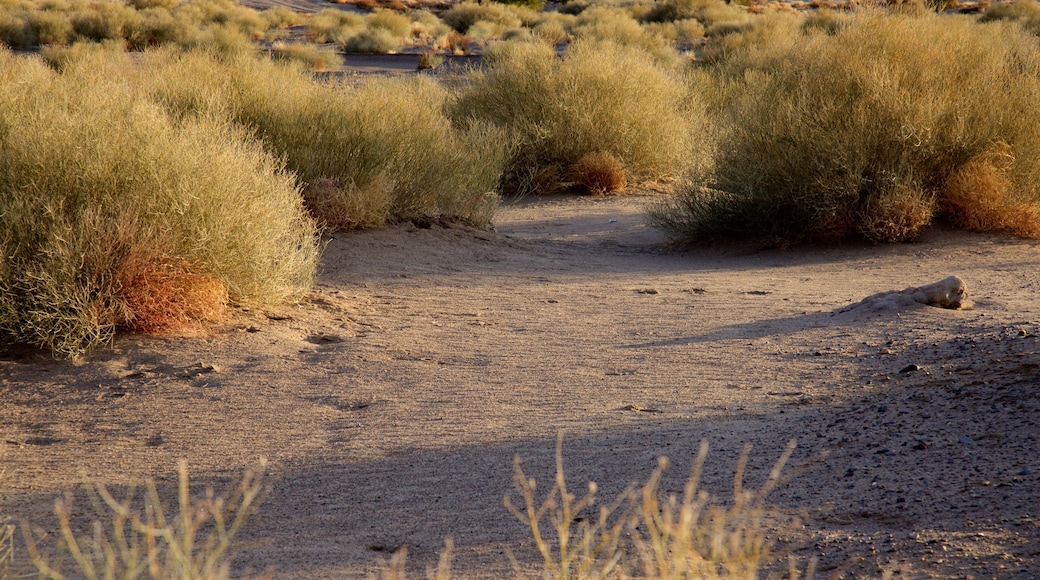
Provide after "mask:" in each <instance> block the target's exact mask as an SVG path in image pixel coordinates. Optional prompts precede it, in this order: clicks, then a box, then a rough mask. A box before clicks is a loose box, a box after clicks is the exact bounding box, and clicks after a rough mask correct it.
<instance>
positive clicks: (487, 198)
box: [152, 53, 505, 229]
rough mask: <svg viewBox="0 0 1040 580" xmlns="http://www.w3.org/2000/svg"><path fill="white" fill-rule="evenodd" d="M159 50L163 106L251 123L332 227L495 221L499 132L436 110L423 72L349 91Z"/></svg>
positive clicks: (248, 62) (440, 95) (275, 69)
mask: <svg viewBox="0 0 1040 580" xmlns="http://www.w3.org/2000/svg"><path fill="white" fill-rule="evenodd" d="M157 56H159V57H162V58H165V61H163V62H161V63H160V70H161V73H160V74H155V75H153V77H152V78H153V79H154V81H155V85H154V86H153V88H152V90H153V91H154V92H155V93H156V95H157V97H158V98H159V99H160V101H161V102H162V103H163V104H164V106H166V107H167V108H168V110H170V111H172V112H174V113H175V114H177V115H194V114H199V113H204V112H222V113H225V114H227V115H230V116H231V118H232V119H234V120H235V121H236V122H237V123H239V124H241V125H243V126H245V127H247V128H249V129H250V130H252V131H255V132H256V133H257V135H259V136H260V138H261V139H263V141H264V143H265V144H266V145H267V147H268V148H270V149H271V150H272V151H274V152H275V153H276V154H278V155H279V156H282V157H284V158H285V159H286V162H287V164H288V166H289V168H290V169H292V170H293V171H295V172H296V173H297V174H298V175H299V176H300V177H301V179H302V180H303V181H304V184H305V190H304V194H305V196H306V197H307V199H308V203H309V207H310V208H311V210H312V211H313V212H314V213H315V214H318V216H319V217H320V218H321V219H322V221H324V222H325V224H326V225H327V226H329V227H331V228H336V229H347V228H356V227H372V226H378V225H382V224H384V223H386V222H387V221H401V220H408V219H416V218H423V219H426V218H431V217H432V218H442V217H443V218H447V219H452V220H461V221H465V222H469V223H472V224H474V225H480V226H485V225H487V224H488V222H489V220H490V218H491V214H492V212H493V211H494V208H495V206H496V203H497V199H496V198H495V197H494V195H493V194H492V192H493V189H494V186H495V183H496V182H497V180H498V178H499V176H500V175H501V172H502V163H503V160H504V155H505V152H504V139H503V138H502V136H501V135H500V134H499V133H498V132H497V131H494V130H491V129H489V128H488V127H487V126H486V125H483V126H482V125H480V124H469V125H467V126H465V127H462V128H454V127H453V126H452V125H451V123H450V122H449V121H448V119H447V118H446V117H445V116H444V114H443V112H442V110H443V107H444V105H445V102H446V99H447V98H448V94H447V92H446V90H445V89H444V88H443V87H441V86H440V85H439V84H437V83H436V82H435V81H433V80H431V79H426V78H418V79H386V80H378V79H377V80H372V81H370V82H367V83H364V84H363V85H361V86H360V87H357V88H354V87H348V86H333V85H326V84H322V83H319V82H316V81H314V80H313V79H312V78H311V77H310V75H309V74H307V73H306V72H304V71H302V70H300V69H298V68H295V67H287V66H283V65H279V64H277V63H271V62H268V61H264V60H254V59H239V60H235V61H230V62H221V61H218V60H217V59H214V58H213V57H210V56H207V55H204V54H180V55H178V54H174V53H166V54H165V55H157Z"/></svg>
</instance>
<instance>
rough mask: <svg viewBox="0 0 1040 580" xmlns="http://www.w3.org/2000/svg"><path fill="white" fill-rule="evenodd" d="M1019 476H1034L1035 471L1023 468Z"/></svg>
mask: <svg viewBox="0 0 1040 580" xmlns="http://www.w3.org/2000/svg"><path fill="white" fill-rule="evenodd" d="M1018 475H1033V469H1032V468H1030V467H1023V468H1022V471H1019V472H1018Z"/></svg>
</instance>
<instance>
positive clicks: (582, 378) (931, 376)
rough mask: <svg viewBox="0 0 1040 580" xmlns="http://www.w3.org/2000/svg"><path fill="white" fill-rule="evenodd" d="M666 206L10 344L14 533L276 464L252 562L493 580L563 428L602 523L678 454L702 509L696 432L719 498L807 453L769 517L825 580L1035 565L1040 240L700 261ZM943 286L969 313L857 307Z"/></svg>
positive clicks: (353, 257) (372, 262) (442, 239)
mask: <svg viewBox="0 0 1040 580" xmlns="http://www.w3.org/2000/svg"><path fill="white" fill-rule="evenodd" d="M653 199H654V198H653V196H649V195H635V196H626V197H610V198H597V199H590V198H584V199H582V198H570V197H564V198H550V199H531V200H526V201H522V202H519V203H513V204H509V205H507V206H506V207H504V208H503V209H502V210H501V211H500V213H499V215H498V218H497V219H496V227H497V232H493V233H492V232H483V231H475V230H469V229H465V228H457V227H444V226H442V225H436V224H435V225H432V226H430V227H425V228H424V227H417V226H415V225H403V226H398V227H392V228H388V229H383V230H378V231H371V232H363V233H354V234H345V235H337V236H335V237H334V238H332V239H330V240H329V242H328V246H327V248H326V249H325V252H324V258H323V263H322V271H321V274H320V276H319V279H318V283H317V286H316V288H315V289H314V291H313V292H312V293H311V294H310V295H309V296H308V297H307V298H306V300H305V301H304V302H303V303H301V304H299V305H297V306H291V307H286V308H284V309H281V310H279V311H277V312H243V313H241V314H240V315H238V316H237V317H236V318H235V319H234V320H233V321H232V322H231V323H229V324H228V326H227V328H224V329H221V330H219V331H216V332H214V333H212V334H211V335H208V336H204V337H194V338H191V337H188V338H162V337H148V336H139V335H137V336H134V335H129V336H122V337H120V338H119V339H118V340H117V341H116V343H115V344H114V345H113V346H112V347H111V348H108V349H104V350H101V351H99V352H96V353H94V354H92V355H90V356H87V357H84V358H83V359H81V360H77V361H73V362H68V361H54V360H49V359H47V358H45V357H42V356H40V355H38V354H34V353H9V354H8V355H7V356H6V357H4V358H3V359H2V360H0V461H2V468H3V470H5V472H6V473H5V474H4V476H3V478H2V479H0V514H3V515H6V516H8V517H11V518H14V519H16V520H21V519H23V518H24V519H28V520H29V521H31V522H32V523H33V524H34V525H35V526H38V527H39V528H41V529H44V530H47V529H50V530H53V529H54V518H53V516H52V515H51V510H52V508H53V501H54V499H55V498H56V497H57V496H59V495H60V494H61V493H62V491H63V490H66V489H70V488H73V487H75V486H76V485H77V484H78V483H79V482H80V481H81V480H82V479H83V478H87V479H89V480H91V481H94V482H102V483H107V484H110V485H114V486H117V487H118V486H120V485H123V484H126V483H128V482H130V481H132V480H140V479H143V478H153V479H155V480H156V481H157V482H158V484H159V487H160V490H161V491H162V493H163V494H165V495H167V496H168V497H170V498H172V497H174V495H173V491H174V487H175V480H176V476H175V468H176V464H177V461H178V460H179V459H181V458H185V459H187V460H188V462H189V465H190V467H191V470H192V474H193V478H194V481H195V483H196V485H197V486H198V488H199V489H200V490H201V489H202V488H205V487H207V486H213V487H216V488H218V489H222V488H223V487H224V486H225V485H226V484H227V482H229V481H231V480H233V479H234V478H235V477H236V476H237V475H239V474H240V473H241V472H242V471H243V470H245V469H247V468H249V467H251V466H254V465H256V464H257V462H258V461H259V459H260V458H261V457H266V458H267V459H268V461H269V468H268V480H269V482H270V484H271V490H270V493H269V495H268V497H267V499H266V501H265V503H264V505H263V508H262V510H261V511H260V513H259V514H257V515H256V516H255V517H254V519H253V520H252V521H251V522H250V524H249V526H248V528H247V530H246V531H245V533H244V536H243V537H242V541H241V543H240V547H241V550H240V552H239V553H238V556H237V558H236V565H237V566H238V567H239V569H241V570H245V569H251V570H253V571H258V570H265V569H272V570H274V572H275V575H276V577H279V578H354V577H364V576H365V575H366V574H369V573H372V572H374V571H376V570H377V569H378V560H379V559H380V558H381V557H386V556H388V555H389V553H390V552H391V551H392V550H394V549H396V548H397V547H399V546H407V547H408V550H409V561H410V565H411V566H412V567H414V568H415V570H417V571H421V570H422V569H423V568H424V567H425V566H427V565H431V564H434V563H435V562H436V558H437V554H438V553H439V551H440V550H441V547H442V546H443V541H444V539H445V538H446V537H449V536H450V537H452V538H454V541H455V545H456V554H455V558H454V568H455V570H456V571H457V573H458V575H459V576H460V577H465V578H501V577H507V576H510V575H511V574H512V573H511V568H510V565H509V562H508V557H507V555H506V552H507V551H508V550H511V551H513V552H514V553H515V554H516V556H517V558H518V559H519V560H520V561H521V562H522V563H524V564H525V565H530V564H534V563H536V558H537V556H536V554H535V553H534V552H533V551H532V548H531V545H530V541H529V540H528V535H527V532H526V528H525V527H524V526H523V525H522V524H521V523H520V522H518V521H516V520H515V519H514V518H513V517H512V516H511V515H510V514H508V513H507V511H506V510H505V508H504V507H503V506H502V497H503V495H504V494H506V493H509V492H510V490H511V470H512V465H511V464H512V460H513V457H514V456H516V455H519V456H521V457H523V460H524V461H523V465H524V467H525V470H527V471H528V473H529V474H530V475H532V476H534V477H535V478H537V479H538V480H539V481H540V482H544V483H543V485H542V489H545V488H547V487H548V482H549V481H550V478H551V474H552V472H553V453H554V447H555V439H556V436H557V433H559V432H561V431H562V432H563V433H564V434H565V439H564V456H565V462H566V465H567V468H568V476H569V480H570V481H571V482H572V484H573V485H574V486H575V487H576V488H580V487H581V485H582V484H584V482H586V481H589V480H594V481H596V482H597V483H598V484H599V489H600V497H602V498H604V499H605V500H609V499H611V498H613V497H614V496H615V495H616V494H618V493H619V492H620V491H621V490H622V489H623V488H624V487H625V486H626V485H627V484H629V483H631V482H635V481H639V480H643V479H645V478H646V476H647V475H648V474H649V473H650V471H651V470H652V469H653V467H654V465H655V458H656V457H658V456H660V455H667V456H670V457H671V458H672V464H673V467H672V468H671V470H670V471H669V473H668V476H667V477H666V480H665V482H664V485H663V488H664V489H665V490H667V491H675V492H678V491H680V490H681V489H682V487H681V485H682V481H683V479H684V478H685V475H686V473H687V470H688V469H689V466H690V463H691V461H692V458H693V456H694V454H695V453H696V449H697V445H698V442H699V441H700V440H702V439H706V440H708V441H709V442H710V444H711V453H710V455H709V459H708V469H707V473H706V474H705V478H704V484H705V488H706V489H708V490H709V491H711V492H712V493H714V494H717V495H718V496H719V497H720V498H722V499H723V500H724V499H725V498H726V496H727V494H730V493H731V489H732V487H731V486H732V474H733V470H734V467H735V462H736V458H737V456H738V455H739V453H740V451H741V449H742V448H743V446H744V445H745V444H747V443H751V444H753V445H754V448H753V451H752V454H751V460H750V465H749V470H748V473H747V476H746V481H747V484H748V485H750V486H758V485H760V484H761V483H762V481H763V480H764V479H765V477H766V474H767V473H768V470H769V468H770V467H771V465H772V463H773V461H774V460H775V459H776V457H777V456H778V455H779V454H780V452H781V451H782V449H783V447H784V445H785V444H786V442H787V441H788V440H789V439H792V438H794V439H797V440H798V448H797V450H796V452H795V456H794V458H793V460H792V462H791V464H790V468H789V469H788V472H789V474H790V476H791V477H790V478H789V480H788V481H787V482H786V483H784V484H783V485H782V486H781V487H780V488H778V489H777V490H776V492H774V494H773V495H772V496H771V498H772V506H773V507H774V508H775V509H776V510H777V511H778V512H779V513H781V514H788V515H797V516H799V517H800V518H801V520H802V522H803V527H801V528H798V529H796V530H790V531H787V532H784V534H783V537H782V538H781V539H782V540H784V545H785V546H789V547H793V549H795V550H796V553H797V554H798V555H800V556H801V557H803V558H808V557H810V556H814V557H816V558H818V559H819V561H820V565H819V571H820V572H821V575H822V576H823V577H826V576H829V575H834V574H839V573H843V574H844V576H845V577H847V578H860V577H871V576H877V575H879V574H880V573H881V571H882V570H885V569H888V570H893V569H894V570H900V571H901V573H903V574H909V575H911V576H913V577H921V578H940V577H941V578H951V577H957V578H969V577H976V578H981V577H987V578H989V577H997V578H1034V577H1037V576H1038V574H1040V572H1038V571H1040V442H1038V440H1037V437H1038V436H1040V430H1038V426H1040V398H1038V395H1037V385H1038V383H1040V380H1038V377H1040V312H1038V302H1037V292H1038V289H1040V254H1038V244H1037V242H1033V241H1023V240H1018V239H1012V238H1007V237H1001V236H990V235H976V234H967V233H960V232H948V231H933V232H930V233H928V234H927V235H925V236H924V238H923V239H922V240H921V241H919V242H918V243H914V244H903V245H893V246H867V245H856V244H850V245H845V246H839V247H810V248H796V249H788V250H761V251H758V250H755V249H754V248H748V247H743V246H740V247H738V246H720V247H713V248H701V249H695V250H686V251H679V250H673V249H669V248H667V247H666V246H665V245H664V241H665V240H664V238H663V237H662V236H661V234H660V233H659V232H657V231H655V230H653V229H651V228H648V227H647V226H645V225H644V224H643V213H642V212H643V209H644V206H645V205H646V204H647V203H649V202H652V201H653ZM949 275H958V276H960V277H961V278H962V279H964V280H965V281H966V283H967V284H968V288H969V291H970V293H971V298H972V299H973V300H974V301H975V304H976V306H975V308H974V309H973V310H966V311H957V310H944V309H939V308H932V307H928V306H923V305H911V306H903V307H900V308H896V309H888V310H881V311H876V310H872V309H866V308H851V309H848V310H847V311H844V312H842V310H843V309H845V308H846V307H848V306H849V305H850V304H854V303H856V302H857V301H859V300H861V299H862V298H864V297H866V296H869V295H871V294H874V293H877V292H881V291H885V290H899V289H903V288H906V287H909V286H920V285H923V284H926V283H929V282H934V281H936V280H940V279H942V278H945V277H946V276H949ZM80 498H81V500H80V501H81V503H79V504H77V505H78V506H79V509H78V510H77V512H76V513H77V514H79V515H78V517H79V518H81V519H86V518H88V516H89V515H90V514H91V513H92V510H91V509H90V507H89V504H88V503H87V502H86V500H85V499H84V498H85V496H84V495H83V494H82V492H80ZM18 550H19V554H20V556H22V557H23V558H24V555H25V552H24V547H22V546H21V545H19V546H18ZM24 565H25V562H24V559H23V560H22V562H21V564H20V566H24Z"/></svg>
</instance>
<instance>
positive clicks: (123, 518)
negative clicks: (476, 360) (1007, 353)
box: [0, 440, 812, 580]
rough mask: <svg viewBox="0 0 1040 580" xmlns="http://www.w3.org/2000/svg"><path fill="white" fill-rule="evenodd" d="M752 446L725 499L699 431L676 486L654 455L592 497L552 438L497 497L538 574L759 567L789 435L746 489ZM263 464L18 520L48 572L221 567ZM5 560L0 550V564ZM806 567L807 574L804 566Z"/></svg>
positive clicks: (204, 571)
mask: <svg viewBox="0 0 1040 580" xmlns="http://www.w3.org/2000/svg"><path fill="white" fill-rule="evenodd" d="M749 451H750V449H745V451H744V453H743V455H742V456H741V458H740V460H739V461H738V464H737V468H736V474H735V477H734V490H733V500H732V502H729V503H728V504H721V503H718V502H716V501H715V500H714V499H713V498H712V497H711V496H710V495H709V494H708V493H707V492H705V491H703V490H699V489H698V486H699V481H700V474H701V472H702V470H703V467H704V463H705V460H706V458H707V453H708V445H707V442H702V443H701V446H700V450H699V452H698V454H697V457H696V459H695V461H694V463H693V466H692V468H691V471H690V475H689V477H688V478H687V481H686V485H685V487H684V489H683V493H682V496H681V497H677V496H675V495H669V496H663V495H662V492H661V490H660V482H661V478H662V475H663V473H664V470H665V469H666V467H667V465H668V460H667V458H664V457H662V458H660V459H659V461H658V467H657V469H655V470H654V471H653V473H652V474H651V475H650V476H649V478H648V479H647V480H646V482H644V483H642V484H640V485H634V486H631V487H630V488H629V489H627V490H626V491H625V492H624V493H623V494H622V495H621V496H620V497H618V498H617V499H616V500H615V501H613V502H612V503H610V504H609V505H606V506H598V505H597V501H596V484H595V483H589V485H588V491H587V492H586V493H585V494H584V495H583V496H581V497H579V496H577V495H575V494H574V493H572V492H571V491H569V489H568V487H567V481H566V476H565V474H564V467H563V454H562V440H560V441H558V443H557V450H556V474H555V476H554V479H553V484H552V485H551V486H550V487H549V489H548V490H547V491H546V492H545V493H544V495H542V496H539V494H538V492H537V484H536V482H535V480H534V479H532V478H530V477H528V476H527V475H526V474H525V473H524V471H523V469H522V468H521V463H520V459H519V458H517V459H516V460H515V462H514V477H513V484H514V487H515V491H516V493H517V495H518V496H519V499H520V505H516V504H515V503H514V501H513V499H512V497H511V496H508V495H507V496H506V497H505V500H504V502H505V507H506V509H507V510H508V511H509V512H511V513H512V514H513V515H514V516H515V517H517V518H518V519H520V521H521V522H523V523H524V524H526V525H527V526H528V528H529V530H530V532H531V534H532V539H533V540H534V545H535V547H536V549H537V552H538V554H539V556H540V557H541V568H542V570H541V571H542V576H543V577H545V578H553V579H560V580H564V579H573V580H590V579H595V578H618V579H625V578H636V577H638V578H649V579H665V578H757V577H759V574H760V573H761V572H763V566H764V565H765V564H766V562H768V561H772V560H775V557H776V554H775V553H774V552H773V551H772V546H773V540H772V539H771V535H770V533H769V524H768V523H767V520H768V519H769V518H768V516H769V512H768V509H767V506H766V504H765V499H766V496H767V495H768V494H769V493H770V491H771V490H772V489H773V488H774V487H775V486H776V485H777V483H778V482H779V481H780V476H781V470H782V469H783V467H784V465H785V463H786V462H787V460H788V459H789V458H790V456H791V453H792V452H793V451H794V442H793V441H792V442H791V443H790V444H789V445H788V447H787V449H786V451H784V453H783V454H782V455H781V457H780V459H779V460H778V461H777V463H776V465H775V466H774V467H773V469H772V472H771V473H770V475H769V477H768V478H767V480H766V482H765V483H764V484H763V486H762V488H761V489H758V490H754V491H749V490H745V489H744V488H743V484H742V481H743V476H744V468H745V466H746V464H747V459H748V454H749ZM262 474H263V472H262V470H261V471H249V472H247V473H246V474H245V476H244V477H243V478H242V479H241V481H240V482H239V483H238V484H237V486H235V487H234V488H232V489H231V490H230V491H229V492H228V493H226V494H224V495H215V494H214V493H213V492H212V490H209V491H207V493H206V494H205V495H204V496H203V497H201V498H193V497H192V496H191V494H190V492H189V480H188V470H187V466H186V464H185V463H184V462H183V461H182V462H181V464H180V465H179V468H178V475H179V477H178V486H177V505H176V506H175V507H176V511H170V510H169V507H168V506H166V505H164V503H163V502H162V500H161V498H160V495H159V493H158V490H157V488H156V486H155V484H154V483H151V482H149V483H147V484H146V485H145V494H144V496H143V498H137V497H136V494H135V487H134V486H130V487H128V489H127V491H126V494H125V497H124V498H123V499H118V498H116V497H115V496H114V495H112V493H111V492H110V491H109V490H108V489H107V488H106V487H105V486H102V485H87V486H85V490H86V492H87V495H88V496H89V497H90V499H91V501H92V503H93V508H94V513H95V517H96V519H95V520H94V521H93V522H92V524H91V526H90V527H91V530H90V531H89V532H83V531H81V530H80V524H79V522H78V521H74V517H73V513H75V512H76V510H75V509H74V506H73V502H74V494H72V493H66V494H65V496H64V497H63V498H62V499H59V500H58V501H57V502H56V507H55V514H56V516H57V519H58V533H57V535H56V537H53V538H51V537H49V535H48V534H47V533H46V532H45V531H44V530H42V529H38V528H36V529H34V528H30V527H29V525H28V524H26V525H24V526H23V535H24V538H25V542H26V546H27V551H28V555H29V557H30V558H31V559H32V562H33V564H34V565H35V567H36V568H37V569H38V570H39V573H40V577H41V578H48V579H52V580H59V579H62V578H67V577H69V576H70V574H74V575H83V576H85V577H87V578H124V579H133V578H140V577H149V578H155V579H163V580H166V579H207V580H209V579H223V578H228V577H229V576H230V570H231V568H230V566H231V559H232V557H233V555H234V539H235V537H236V535H237V534H238V533H239V532H240V531H241V530H242V528H243V526H245V524H246V522H247V521H248V519H249V518H250V516H252V515H253V514H254V513H256V511H257V509H258V507H259V504H260V500H261V498H262V495H263V492H264V486H263V478H262ZM590 514H591V515H590ZM579 516H580V517H579ZM76 519H78V518H76ZM546 526H547V527H546ZM7 534H8V535H7V536H4V534H0V540H3V541H4V542H5V543H6V544H7V545H10V544H9V541H10V535H9V531H8V532H7ZM452 549H453V545H452V542H451V540H450V539H449V540H448V541H447V547H446V549H445V550H444V552H443V553H442V554H441V557H440V560H439V562H438V565H437V568H436V569H432V570H430V571H429V573H428V577H431V578H436V579H443V580H447V579H448V578H451V577H452V573H451V552H452ZM406 553H407V552H406V550H405V549H401V550H400V551H398V552H397V553H395V554H394V556H393V558H392V559H391V560H390V562H389V563H387V564H386V565H385V567H384V569H383V574H382V575H383V577H384V578H386V579H402V580H403V579H404V578H405V577H406V572H405V557H406ZM3 554H4V552H3V550H0V555H3ZM10 555H11V552H10V551H9V552H8V553H7V556H8V557H10ZM510 557H511V558H513V556H512V554H510ZM3 564H4V560H3V559H0V571H3V570H4V568H3V567H2V565H3ZM513 564H514V567H515V573H516V575H517V576H518V577H521V576H524V575H525V574H524V572H523V570H522V568H521V567H520V565H519V563H517V561H516V560H515V558H513ZM270 572H271V571H268V573H270ZM788 572H789V574H790V575H791V577H792V578H796V577H798V572H797V570H796V569H794V568H793V567H792V568H791V570H789V571H788ZM808 574H809V576H810V577H811V574H812V571H811V567H810V570H809V571H808Z"/></svg>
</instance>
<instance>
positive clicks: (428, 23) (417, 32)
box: [410, 10, 452, 40]
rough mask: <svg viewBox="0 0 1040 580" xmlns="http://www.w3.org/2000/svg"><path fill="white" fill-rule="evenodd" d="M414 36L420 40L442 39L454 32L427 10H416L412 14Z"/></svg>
mask: <svg viewBox="0 0 1040 580" xmlns="http://www.w3.org/2000/svg"><path fill="white" fill-rule="evenodd" d="M410 16H411V19H412V30H411V32H412V36H413V37H414V38H418V39H427V40H428V39H442V38H445V37H446V36H448V34H449V33H450V32H451V31H452V29H451V27H450V26H448V25H447V24H445V23H444V22H442V21H441V19H440V18H437V15H436V14H434V13H432V12H429V11H427V10H416V11H414V12H412V13H411V14H410Z"/></svg>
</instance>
